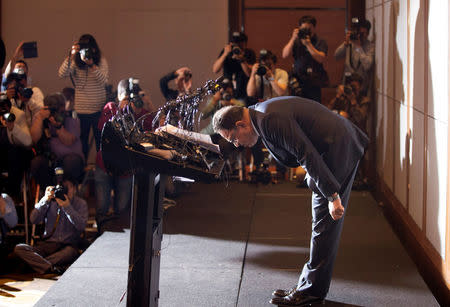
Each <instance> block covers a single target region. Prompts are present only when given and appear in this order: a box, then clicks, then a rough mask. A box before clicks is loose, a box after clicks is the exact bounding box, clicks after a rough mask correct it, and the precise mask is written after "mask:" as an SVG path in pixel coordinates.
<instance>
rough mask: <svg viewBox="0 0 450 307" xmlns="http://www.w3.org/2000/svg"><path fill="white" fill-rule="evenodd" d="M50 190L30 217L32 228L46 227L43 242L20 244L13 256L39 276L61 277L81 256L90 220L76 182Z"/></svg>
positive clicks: (52, 187) (66, 182) (65, 179)
mask: <svg viewBox="0 0 450 307" xmlns="http://www.w3.org/2000/svg"><path fill="white" fill-rule="evenodd" d="M60 183H61V184H62V185H57V186H56V187H55V186H47V187H46V189H45V195H44V196H43V197H42V198H41V200H40V201H39V202H38V203H37V204H35V206H34V209H33V211H32V212H31V215H30V221H31V223H33V224H38V223H42V222H44V223H45V231H44V235H43V238H42V240H39V241H38V242H37V243H36V244H35V245H34V246H30V245H28V244H18V245H16V247H15V248H14V253H15V254H16V255H17V256H18V257H19V258H21V259H22V260H23V261H25V262H26V263H27V264H28V265H29V266H30V267H31V268H32V269H33V270H34V271H36V272H38V273H41V274H43V273H56V274H61V273H62V271H63V269H64V267H66V266H68V265H70V264H72V263H73V262H74V261H75V260H76V258H77V257H78V255H79V252H78V243H79V240H80V235H81V233H82V232H83V231H84V229H85V227H86V223H87V219H88V207H87V204H86V201H85V200H83V199H81V198H79V197H78V196H76V195H75V194H76V181H74V180H73V179H71V178H69V177H65V178H64V179H63V181H62V182H60Z"/></svg>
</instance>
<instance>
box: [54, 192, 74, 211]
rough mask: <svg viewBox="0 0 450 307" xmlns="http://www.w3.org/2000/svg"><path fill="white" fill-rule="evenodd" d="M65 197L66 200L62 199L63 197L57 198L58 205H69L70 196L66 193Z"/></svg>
mask: <svg viewBox="0 0 450 307" xmlns="http://www.w3.org/2000/svg"><path fill="white" fill-rule="evenodd" d="M64 197H65V198H66V200H62V199H59V198H55V200H56V202H57V203H58V205H59V206H60V207H63V208H65V207H67V206H68V205H70V200H69V196H67V194H64Z"/></svg>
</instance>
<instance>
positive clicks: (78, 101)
mask: <svg viewBox="0 0 450 307" xmlns="http://www.w3.org/2000/svg"><path fill="white" fill-rule="evenodd" d="M58 76H59V77H60V78H67V77H70V79H71V81H72V83H73V86H74V88H75V104H74V109H75V111H76V112H77V113H78V116H79V118H80V125H81V142H82V145H83V154H84V157H85V159H86V160H87V156H88V154H89V144H88V143H89V131H90V129H91V127H92V130H93V134H94V139H95V145H96V149H97V151H98V150H99V146H100V131H99V130H98V129H97V124H98V119H99V117H100V112H101V110H102V108H103V106H104V105H105V102H106V90H105V85H106V83H107V81H108V63H107V62H106V59H105V58H104V57H103V56H102V53H101V51H100V48H99V47H98V45H97V41H96V40H95V38H94V37H93V36H92V35H90V34H84V35H82V36H81V37H80V39H79V40H78V42H76V43H74V44H73V46H72V49H71V51H70V55H69V56H68V57H66V59H65V60H64V62H63V63H62V64H61V67H60V68H59V71H58Z"/></svg>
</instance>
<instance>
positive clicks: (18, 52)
mask: <svg viewBox="0 0 450 307" xmlns="http://www.w3.org/2000/svg"><path fill="white" fill-rule="evenodd" d="M23 43H24V42H20V43H19V45H18V46H17V48H16V51H15V52H14V55H13V58H14V59H15V60H16V61H17V60H18V59H20V58H21V57H23Z"/></svg>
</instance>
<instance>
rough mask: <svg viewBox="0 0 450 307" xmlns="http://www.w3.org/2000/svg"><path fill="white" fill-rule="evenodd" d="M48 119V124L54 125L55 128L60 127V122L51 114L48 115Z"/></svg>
mask: <svg viewBox="0 0 450 307" xmlns="http://www.w3.org/2000/svg"><path fill="white" fill-rule="evenodd" d="M48 121H49V122H50V124H51V125H52V126H53V127H55V128H60V127H61V126H62V123H60V122H57V121H56V120H55V118H54V117H53V116H50V117H49V118H48Z"/></svg>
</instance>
